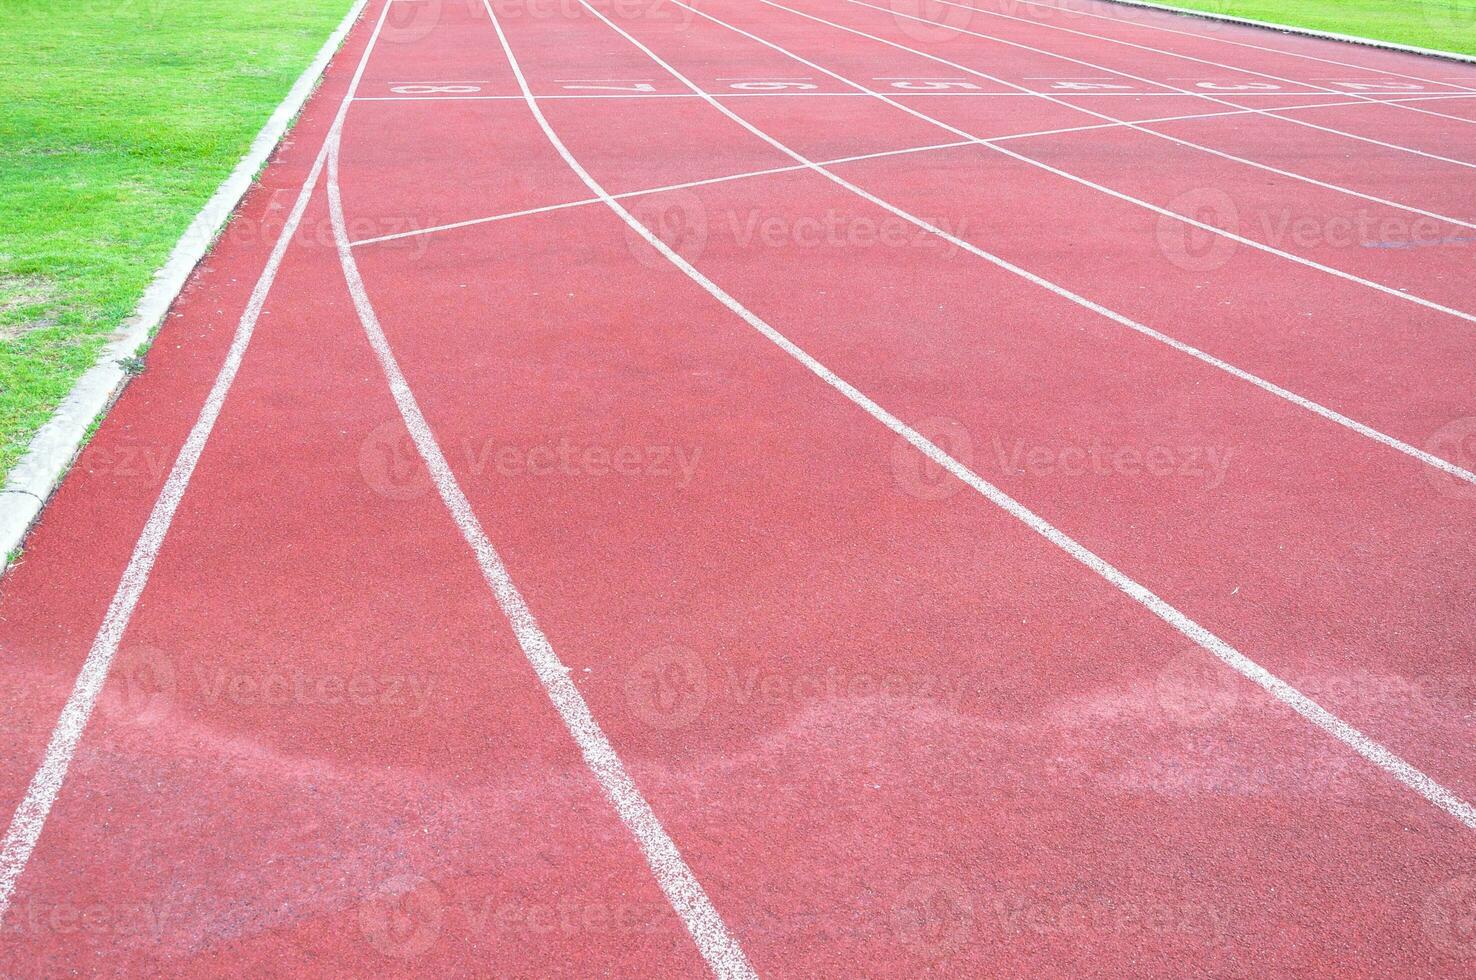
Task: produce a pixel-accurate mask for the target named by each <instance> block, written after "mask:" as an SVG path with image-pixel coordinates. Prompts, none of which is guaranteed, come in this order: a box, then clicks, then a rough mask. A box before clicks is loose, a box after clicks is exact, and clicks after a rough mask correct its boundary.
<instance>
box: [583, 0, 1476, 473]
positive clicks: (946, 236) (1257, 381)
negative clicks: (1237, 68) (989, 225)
mask: <svg viewBox="0 0 1476 980" xmlns="http://www.w3.org/2000/svg"><path fill="white" fill-rule="evenodd" d="M580 2H581V3H583V2H584V0H580ZM671 2H672V3H675V4H678V5H679V6H687V5H686V4H684V3H682V0H671ZM591 9H593V8H591ZM687 9H689V10H691V11H692V12H693V13H695V14H697V15H698V16H699V17H705V18H707V19H708V20H711V21H713V22H714V23H716V24H719V25H721V26H723V27H725V28H727V29H728V30H731V31H733V32H735V33H737V34H741V35H744V36H745V37H749V38H752V39H753V40H755V41H758V42H759V43H761V44H764V45H767V46H769V47H772V48H774V49H775V50H777V51H781V52H784V53H789V52H785V51H784V49H783V48H781V47H779V46H778V45H775V44H772V43H771V42H769V41H765V40H764V39H762V38H759V37H757V36H755V35H752V34H749V33H748V32H747V31H744V30H742V29H741V28H737V27H733V26H732V25H730V24H727V23H725V22H723V21H721V20H718V19H717V18H716V17H713V16H712V15H711V14H708V13H704V12H703V11H700V10H697V9H696V8H695V7H687ZM594 13H595V15H596V16H597V17H599V18H600V19H601V20H606V18H605V17H604V15H603V14H601V13H600V12H599V11H597V10H596V11H594ZM607 23H609V22H608V21H607ZM610 26H611V28H612V29H614V30H616V31H619V32H620V34H621V35H622V36H624V37H626V38H627V39H629V40H630V42H631V43H632V44H634V45H635V46H636V47H638V48H640V49H641V50H642V51H643V52H645V53H646V55H647V56H648V57H650V58H651V59H652V60H654V61H655V62H656V63H657V64H659V65H661V66H662V67H664V68H666V69H667V70H668V71H670V72H671V73H672V74H673V75H674V76H675V77H676V78H677V79H680V80H685V79H686V76H684V75H682V74H681V73H680V72H678V71H677V70H676V69H675V68H673V67H671V66H670V65H668V64H667V63H666V62H665V61H663V60H662V59H661V58H660V56H658V55H657V54H656V53H655V52H653V51H651V49H650V48H648V47H646V46H645V45H644V44H642V43H641V42H640V41H639V40H637V39H636V38H634V37H632V36H631V35H629V34H627V33H626V32H625V31H624V30H622V29H621V28H620V27H619V26H617V25H615V24H614V23H610ZM790 57H792V58H794V59H795V60H797V61H799V62H800V63H801V64H804V65H807V66H809V67H811V68H815V69H817V70H819V71H822V72H825V73H827V74H833V73H831V72H830V71H829V69H826V68H821V67H820V66H818V65H815V64H813V63H812V62H809V61H806V60H805V59H804V58H801V57H799V56H798V55H794V54H790ZM687 84H688V85H692V83H691V82H690V81H688V82H687ZM693 87H694V90H695V86H693ZM710 104H711V105H712V106H713V108H715V109H717V110H718V111H719V112H721V113H722V114H723V115H725V116H727V117H728V118H729V119H731V120H733V121H734V122H736V123H737V124H738V125H740V126H742V127H743V128H744V129H746V130H748V131H749V132H750V133H752V134H753V135H755V136H757V137H758V138H759V139H761V140H763V141H764V142H766V143H768V144H769V145H770V146H772V147H774V148H775V149H776V150H778V151H779V152H781V153H783V154H785V155H786V156H788V157H790V158H791V159H793V160H794V161H795V162H797V163H799V164H801V165H802V166H804V167H805V168H806V169H808V170H811V171H814V172H815V173H816V174H819V175H820V176H822V177H824V178H825V179H826V180H829V181H831V182H832V183H834V184H837V185H838V186H840V187H843V188H845V189H846V190H848V191H850V192H851V193H852V194H855V195H856V196H857V197H860V198H862V199H863V200H866V201H869V202H871V203H872V204H874V205H876V206H877V207H879V208H882V209H883V210H885V211H888V212H890V213H891V214H894V215H896V216H897V217H899V218H901V219H902V220H903V221H908V222H911V223H912V224H914V225H916V226H917V227H919V228H921V229H923V230H924V231H927V232H929V233H931V234H934V235H937V236H938V237H939V238H942V239H943V240H945V241H947V242H949V243H950V244H952V245H953V246H954V247H955V248H959V249H962V250H963V251H965V252H968V253H969V254H971V255H976V256H978V257H979V258H981V259H984V260H985V261H986V262H989V263H991V264H993V265H995V266H998V267H999V268H1001V269H1004V270H1005V271H1006V272H1010V273H1012V274H1014V275H1016V276H1019V277H1020V278H1022V279H1024V280H1026V281H1027V282H1030V283H1033V284H1034V285H1036V286H1039V287H1041V288H1042V289H1046V290H1049V291H1050V292H1052V293H1055V294H1056V295H1057V296H1060V297H1062V298H1063V299H1068V300H1070V301H1071V302H1073V303H1076V304H1077V305H1079V306H1081V307H1083V308H1085V309H1088V310H1091V311H1092V312H1093V313H1097V314H1099V315H1101V316H1104V317H1106V318H1107V319H1109V320H1111V321H1112V322H1114V323H1117V324H1120V325H1121V326H1124V327H1127V328H1128V329H1129V330H1133V331H1135V332H1137V333H1140V334H1143V335H1144V336H1146V337H1151V338H1153V339H1154V340H1157V341H1159V342H1160V343H1163V344H1166V345H1168V346H1169V347H1172V348H1173V349H1174V350H1177V351H1180V352H1181V353H1184V354H1188V355H1189V356H1190V357H1193V358H1195V359H1197V360H1199V361H1202V362H1203V363H1205V364H1208V365H1210V366H1212V367H1215V368H1218V369H1219V370H1221V371H1224V372H1225V373H1227V374H1229V375H1232V376H1233V377H1236V378H1239V379H1240V380H1242V381H1245V382H1248V383H1250V384H1253V385H1255V386H1256V387H1257V388H1260V389H1261V390H1263V391H1266V392H1269V393H1270V394H1273V395H1275V396H1277V397H1278V398H1282V399H1285V400H1286V401H1288V402H1291V403H1292V404H1293V405H1296V406H1298V407H1299V408H1303V409H1306V410H1307V411H1309V412H1312V413H1314V414H1316V415H1319V416H1321V417H1322V418H1324V419H1327V420H1328V421H1330V422H1335V423H1337V424H1338V425H1341V426H1344V427H1345V428H1348V429H1350V430H1352V431H1353V432H1356V433H1358V434H1359V435H1361V436H1364V437H1365V438H1368V439H1372V440H1374V441H1375V442H1378V443H1381V444H1383V445H1385V446H1388V447H1389V448H1390V449H1394V450H1397V451H1398V452H1401V453H1404V454H1405V455H1407V456H1410V457H1412V458H1413V459H1416V460H1419V461H1420V462H1422V463H1424V464H1426V465H1427V466H1433V467H1435V468H1436V469H1438V470H1440V471H1442V472H1444V473H1448V474H1450V475H1451V476H1454V477H1456V478H1457V479H1460V480H1464V481H1466V482H1467V483H1471V484H1476V473H1472V472H1471V471H1469V470H1466V469H1462V468H1461V467H1459V466H1457V465H1455V464H1454V463H1451V462H1449V461H1448V460H1444V459H1441V458H1440V457H1438V456H1435V455H1432V454H1430V453H1427V452H1425V451H1424V450H1423V449H1418V448H1416V447H1415V446H1411V445H1410V444H1409V443H1407V442H1404V441H1402V440H1400V439H1396V438H1394V437H1393V436H1391V435H1387V434H1386V433H1383V432H1380V431H1379V430H1377V429H1375V428H1372V427H1371V426H1368V425H1365V424H1364V423H1362V422H1359V421H1356V420H1355V419H1351V418H1349V417H1348V416H1346V415H1343V414H1341V413H1339V412H1336V411H1333V410H1332V409H1330V408H1328V407H1326V406H1324V405H1320V404H1318V403H1317V402H1314V401H1312V400H1310V399H1308V398H1304V397H1302V396H1301V395H1298V394H1296V393H1295V392H1292V391H1289V390H1287V389H1286V388H1283V387H1281V386H1280V385H1277V384H1275V383H1273V382H1270V381H1267V380H1266V379H1264V378H1261V377H1258V376H1256V375H1254V374H1251V373H1250V372H1249V371H1246V370H1243V369H1241V368H1238V367H1236V366H1235V365H1233V364H1231V363H1229V362H1228V361H1223V360H1221V359H1220V358H1218V357H1215V356H1214V355H1212V354H1209V353H1206V352H1205V351H1202V350H1200V349H1199V348H1197V347H1192V346H1190V345H1189V344H1186V343H1184V342H1182V341H1179V340H1176V339H1174V338H1173V337H1170V336H1168V335H1167V334H1165V333H1161V332H1159V331H1157V330H1154V329H1153V328H1152V327H1149V326H1147V325H1145V324H1142V323H1139V322H1138V321H1136V320H1133V319H1131V318H1130V317H1127V316H1124V315H1123V314H1121V313H1118V312H1116V311H1115V310H1110V309H1108V308H1107V307H1105V306H1103V305H1101V304H1100V303H1097V302H1094V301H1092V300H1090V299H1087V298H1086V297H1085V296H1082V295H1080V294H1079V293H1075V292H1072V291H1071V290H1070V289H1067V288H1066V287H1065V286H1061V285H1058V284H1057V283H1054V282H1051V281H1050V280H1049V279H1045V278H1043V277H1041V276H1038V275H1036V274H1035V273H1033V272H1031V271H1029V270H1028V269H1024V268H1022V267H1020V266H1018V265H1015V264H1014V263H1013V262H1010V261H1009V260H1008V259H1004V258H1001V257H1000V256H998V255H995V254H994V253H992V252H988V251H986V250H984V249H982V248H980V247H979V246H977V245H975V244H973V243H972V242H968V241H965V240H964V239H962V238H959V237H958V236H956V235H953V234H951V233H949V232H947V231H945V230H943V229H942V228H939V227H937V226H936V225H933V224H931V223H929V222H927V221H925V220H923V219H922V218H919V217H917V216H916V215H914V214H912V213H910V212H908V211H904V210H903V209H902V208H899V207H897V206H896V205H895V204H891V203H889V202H887V201H884V200H882V199H881V198H879V197H877V196H876V195H875V194H872V193H871V192H870V191H867V190H864V189H863V188H861V187H858V186H857V185H855V184H853V183H851V182H850V181H848V180H846V179H845V178H844V177H841V176H840V175H838V174H836V173H833V172H832V171H830V170H828V169H826V168H825V167H822V166H821V165H820V164H818V163H816V162H815V161H813V160H810V159H809V158H807V157H805V156H803V155H802V154H801V153H799V151H797V150H794V149H792V148H791V147H789V146H786V145H785V144H783V143H781V142H779V141H778V140H777V139H775V138H774V137H772V136H770V135H769V134H768V133H766V132H764V131H763V130H761V129H759V128H758V127H757V126H754V125H753V124H752V123H750V122H749V121H748V120H746V119H744V118H743V117H742V116H739V115H738V114H737V113H735V112H733V110H731V109H729V108H728V107H727V106H724V105H722V104H721V103H720V102H718V101H716V100H713V101H712V102H711V103H710ZM1000 152H1005V153H1008V152H1009V151H1007V150H1003V149H1002V148H1000ZM586 183H588V181H586ZM591 189H593V188H591ZM596 193H599V191H596ZM603 199H604V195H601V200H603ZM606 203H607V204H608V203H611V202H609V201H607V202H606ZM615 205H616V206H618V202H615ZM621 210H622V213H624V211H623V209H621ZM1169 213H1170V214H1172V212H1169ZM1175 217H1177V216H1175Z"/></svg>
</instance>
